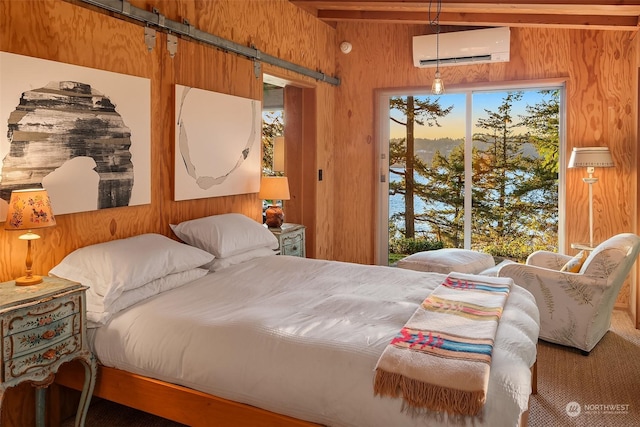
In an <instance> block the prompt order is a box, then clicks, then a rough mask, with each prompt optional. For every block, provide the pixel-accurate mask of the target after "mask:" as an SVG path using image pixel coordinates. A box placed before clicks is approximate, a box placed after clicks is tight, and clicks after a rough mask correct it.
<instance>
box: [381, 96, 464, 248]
mask: <svg viewBox="0 0 640 427" xmlns="http://www.w3.org/2000/svg"><path fill="white" fill-rule="evenodd" d="M389 107H390V109H392V110H394V109H395V110H397V111H399V112H400V115H401V117H400V118H396V117H394V116H391V120H392V121H393V122H395V123H397V124H399V125H402V126H405V127H406V138H404V139H403V140H400V141H395V143H394V141H390V144H389V145H390V150H389V151H390V159H389V164H390V165H391V166H393V165H404V171H398V170H394V169H393V168H390V170H389V173H390V174H397V175H400V177H401V182H398V183H394V184H393V185H391V184H390V186H389V194H391V195H393V194H404V201H405V211H404V223H405V237H406V238H414V237H415V226H414V222H415V212H414V208H413V198H414V195H415V185H416V180H415V175H414V171H415V168H416V165H417V166H418V167H419V168H424V164H423V162H422V160H420V159H419V158H417V157H416V156H415V148H414V145H415V135H414V127H415V125H416V124H418V125H420V126H425V125H426V126H429V127H432V126H440V124H439V123H438V118H440V117H444V116H446V115H447V114H449V113H450V112H451V111H452V110H453V106H450V107H448V108H444V109H443V108H442V107H441V106H440V98H437V99H436V100H434V101H432V100H431V98H429V97H425V98H414V97H413V96H407V97H392V98H391V99H390V100H389ZM403 119H404V121H403Z"/></svg>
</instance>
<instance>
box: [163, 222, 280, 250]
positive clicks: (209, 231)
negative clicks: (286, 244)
mask: <svg viewBox="0 0 640 427" xmlns="http://www.w3.org/2000/svg"><path fill="white" fill-rule="evenodd" d="M170 226H171V229H172V230H173V232H174V233H175V234H176V236H178V238H180V240H182V241H183V242H185V243H188V244H190V245H191V246H195V247H196V248H200V249H203V250H205V251H207V252H209V253H210V254H213V255H215V256H216V258H227V257H230V256H232V255H236V254H239V253H242V252H246V251H248V250H251V249H257V248H270V249H278V246H279V245H278V239H277V238H276V237H275V236H274V235H273V233H271V232H270V231H269V230H268V229H267V228H266V227H264V226H263V225H262V224H259V223H258V222H256V221H254V220H252V219H251V218H249V217H247V216H244V215H242V214H238V213H229V214H222V215H213V216H207V217H204V218H198V219H192V220H189V221H184V222H181V223H180V224H178V225H173V224H171V225H170Z"/></svg>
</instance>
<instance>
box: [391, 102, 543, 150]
mask: <svg viewBox="0 0 640 427" xmlns="http://www.w3.org/2000/svg"><path fill="white" fill-rule="evenodd" d="M507 93H508V92H506V91H498V92H474V93H473V94H472V105H473V107H472V108H473V116H472V117H473V121H474V122H475V121H477V120H478V118H486V117H488V115H487V113H486V112H485V109H487V110H490V111H497V110H498V107H499V106H500V104H502V101H503V99H504V97H505V96H506V94H507ZM466 96H467V94H466V93H445V94H443V95H440V96H437V97H436V96H435V95H429V96H423V95H418V97H419V98H425V97H429V98H431V99H434V98H439V99H440V105H442V106H443V108H446V107H449V106H450V105H453V110H452V111H451V113H450V114H449V115H447V116H446V117H444V118H441V119H439V120H438V122H439V123H440V125H441V126H440V127H435V126H432V127H428V126H416V128H415V135H416V138H426V139H438V138H443V137H449V138H452V139H458V138H464V136H465V116H466V114H465V108H466ZM542 99H543V96H542V95H541V94H540V92H539V91H538V90H527V91H525V92H524V95H523V97H522V99H521V100H520V101H518V102H516V103H514V105H513V113H514V115H516V116H517V115H518V114H524V113H525V111H526V110H525V107H526V105H534V104H536V103H538V102H540V101H541V100H542ZM391 114H392V116H393V117H397V116H398V115H399V112H397V111H395V113H394V112H393V111H392V112H391ZM400 116H401V115H400ZM403 120H404V117H403ZM476 131H477V129H474V130H473V132H474V133H475V132H476ZM405 132H406V130H405V127H404V126H401V125H398V124H396V123H395V122H393V121H391V126H390V133H391V138H403V137H405Z"/></svg>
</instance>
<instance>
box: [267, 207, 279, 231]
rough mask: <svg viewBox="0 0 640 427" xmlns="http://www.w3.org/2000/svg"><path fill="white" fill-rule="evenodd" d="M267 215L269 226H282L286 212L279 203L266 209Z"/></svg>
mask: <svg viewBox="0 0 640 427" xmlns="http://www.w3.org/2000/svg"><path fill="white" fill-rule="evenodd" d="M264 214H265V216H266V219H265V221H264V222H265V224H267V225H268V226H269V228H280V227H281V226H282V223H283V222H284V213H283V212H282V208H281V207H280V206H278V205H271V206H269V207H268V208H267V210H266V211H264Z"/></svg>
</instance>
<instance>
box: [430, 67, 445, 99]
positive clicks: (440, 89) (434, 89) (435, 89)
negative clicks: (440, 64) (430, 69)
mask: <svg viewBox="0 0 640 427" xmlns="http://www.w3.org/2000/svg"><path fill="white" fill-rule="evenodd" d="M431 93H432V94H434V95H441V94H443V93H444V82H443V81H442V79H441V78H440V70H437V71H436V78H435V79H433V84H432V85H431Z"/></svg>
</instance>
